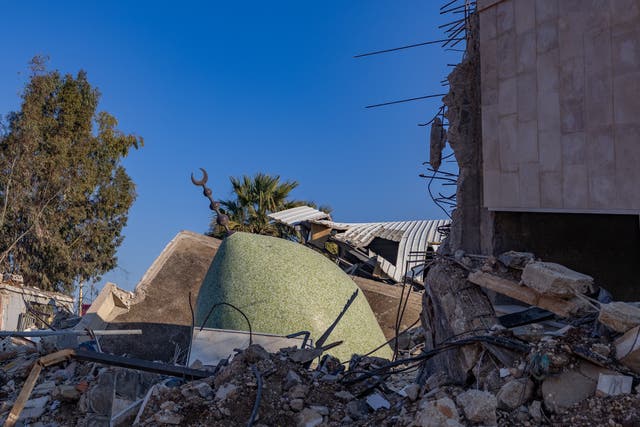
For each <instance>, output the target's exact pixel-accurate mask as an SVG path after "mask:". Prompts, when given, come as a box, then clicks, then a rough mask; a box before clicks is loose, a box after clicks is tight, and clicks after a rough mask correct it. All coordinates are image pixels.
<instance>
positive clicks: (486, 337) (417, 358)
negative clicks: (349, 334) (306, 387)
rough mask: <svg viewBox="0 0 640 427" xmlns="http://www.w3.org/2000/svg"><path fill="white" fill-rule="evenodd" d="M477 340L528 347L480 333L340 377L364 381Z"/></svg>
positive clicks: (352, 381)
mask: <svg viewBox="0 0 640 427" xmlns="http://www.w3.org/2000/svg"><path fill="white" fill-rule="evenodd" d="M479 342H486V343H489V344H494V345H499V346H501V347H505V348H508V349H510V350H513V351H518V352H520V353H527V352H528V351H529V349H530V346H529V345H528V344H523V343H521V342H518V341H515V340H512V339H507V338H502V337H495V336H492V335H482V336H475V337H470V338H464V339H461V340H458V341H454V342H450V343H445V344H442V345H440V346H439V347H436V348H433V349H431V350H428V351H425V352H423V353H422V354H420V355H418V356H414V357H408V358H406V359H399V360H395V361H393V362H389V363H387V364H386V365H385V366H382V367H380V368H377V369H374V370H372V371H368V372H364V373H363V372H362V371H349V372H347V373H346V374H345V376H344V377H343V378H342V380H341V381H342V382H343V383H344V384H355V383H357V382H360V381H364V380H366V379H368V378H371V377H374V376H376V375H380V374H382V373H384V372H386V371H388V370H390V369H391V368H395V367H396V366H400V365H403V364H406V363H412V362H422V361H426V360H428V359H430V358H432V357H434V356H436V355H438V354H440V353H442V352H444V351H447V350H452V349H454V348H456V347H459V346H463V345H468V344H475V343H479ZM358 373H363V375H361V376H359V377H357V378H354V379H348V377H349V376H350V375H354V374H358Z"/></svg>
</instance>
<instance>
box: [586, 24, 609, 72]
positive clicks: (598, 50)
mask: <svg viewBox="0 0 640 427" xmlns="http://www.w3.org/2000/svg"><path fill="white" fill-rule="evenodd" d="M584 55H585V68H586V71H587V75H589V74H590V73H594V72H595V73H597V72H602V71H604V70H606V69H610V68H611V32H610V31H609V28H605V29H601V30H598V29H596V28H593V27H588V29H587V31H586V32H585V33H584Z"/></svg>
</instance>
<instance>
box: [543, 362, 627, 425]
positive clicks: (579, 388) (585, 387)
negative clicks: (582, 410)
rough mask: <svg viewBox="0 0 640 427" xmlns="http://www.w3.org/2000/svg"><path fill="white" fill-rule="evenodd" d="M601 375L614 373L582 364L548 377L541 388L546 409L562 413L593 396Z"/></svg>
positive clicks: (589, 364)
mask: <svg viewBox="0 0 640 427" xmlns="http://www.w3.org/2000/svg"><path fill="white" fill-rule="evenodd" d="M601 373H612V374H613V373H614V372H613V371H610V370H607V369H604V368H600V367H599V366H595V365H593V364H591V363H586V362H582V363H580V364H579V365H578V367H577V368H576V369H572V370H567V371H564V372H562V373H560V374H559V375H551V376H549V377H547V378H546V379H545V380H544V381H543V383H542V387H541V391H542V398H543V399H544V405H545V407H546V408H547V409H548V410H550V411H552V412H557V413H562V412H564V411H565V410H566V409H568V408H569V407H571V406H573V405H575V404H576V403H579V402H581V401H583V400H584V399H586V398H588V397H590V396H593V394H594V393H595V391H596V387H597V385H598V377H599V375H600V374H601Z"/></svg>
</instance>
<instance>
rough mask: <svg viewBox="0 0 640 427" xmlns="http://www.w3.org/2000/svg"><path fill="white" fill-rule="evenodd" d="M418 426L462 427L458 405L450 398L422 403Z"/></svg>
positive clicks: (417, 420) (417, 421)
mask: <svg viewBox="0 0 640 427" xmlns="http://www.w3.org/2000/svg"><path fill="white" fill-rule="evenodd" d="M420 409H421V410H420V412H418V414H416V415H417V416H416V418H417V419H416V424H417V425H419V426H421V427H439V426H451V427H457V426H462V424H460V414H459V413H458V408H457V407H456V404H455V403H454V402H453V400H451V399H450V398H448V397H443V398H441V399H438V400H430V401H427V400H425V401H422V402H420Z"/></svg>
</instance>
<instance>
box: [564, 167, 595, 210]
mask: <svg viewBox="0 0 640 427" xmlns="http://www.w3.org/2000/svg"><path fill="white" fill-rule="evenodd" d="M562 194H563V199H564V208H566V209H587V208H588V207H589V204H588V200H589V181H588V177H587V166H586V165H564V167H563V169H562Z"/></svg>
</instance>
